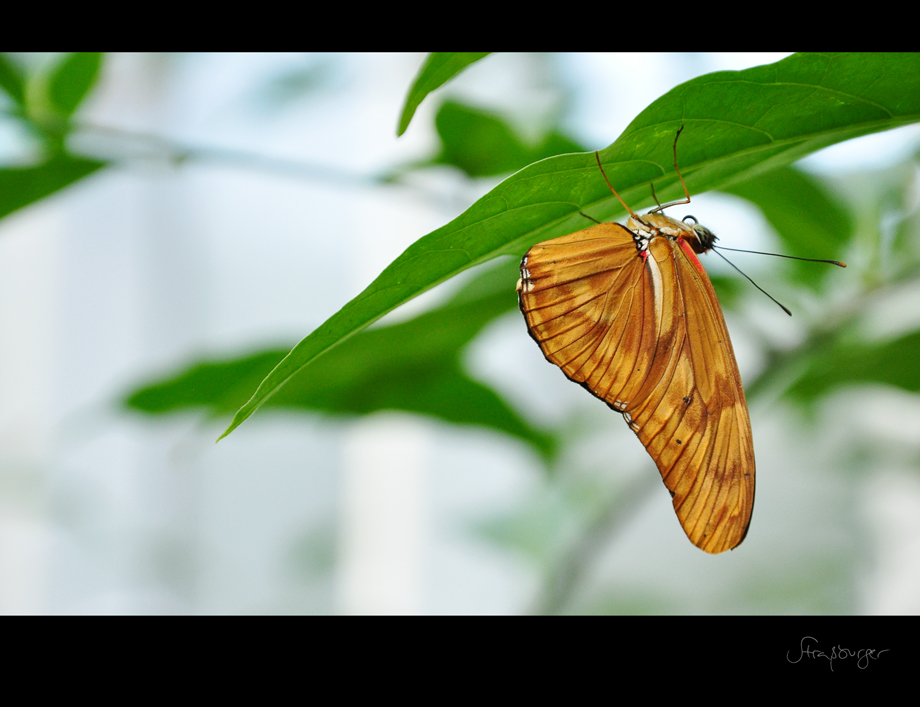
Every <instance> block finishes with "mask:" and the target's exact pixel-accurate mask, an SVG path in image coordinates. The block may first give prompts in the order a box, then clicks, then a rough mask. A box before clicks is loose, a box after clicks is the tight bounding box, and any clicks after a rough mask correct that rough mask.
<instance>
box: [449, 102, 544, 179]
mask: <svg viewBox="0 0 920 707" xmlns="http://www.w3.org/2000/svg"><path fill="white" fill-rule="evenodd" d="M434 124H435V127H436V128H437V131H438V136H439V137H440V138H441V154H440V155H439V156H438V157H436V158H435V159H434V164H448V165H453V166H454V167H458V168H459V169H461V170H463V171H464V172H466V174H467V176H470V177H491V176H492V175H495V174H507V173H509V172H514V171H516V170H518V169H521V168H522V167H525V166H526V165H528V164H529V163H530V162H531V161H532V160H530V159H528V158H529V157H530V150H529V149H527V146H526V145H524V143H523V142H521V140H520V139H519V138H518V136H517V135H516V134H515V133H514V130H513V129H512V128H511V126H510V125H508V123H506V122H505V121H504V120H502V119H501V118H499V117H498V116H497V115H495V114H493V113H490V112H488V111H484V110H481V109H478V108H472V107H470V106H466V105H463V104H462V103H458V102H456V101H446V102H445V103H444V104H443V105H442V106H441V107H440V109H439V110H438V114H437V115H436V116H435V120H434Z"/></svg>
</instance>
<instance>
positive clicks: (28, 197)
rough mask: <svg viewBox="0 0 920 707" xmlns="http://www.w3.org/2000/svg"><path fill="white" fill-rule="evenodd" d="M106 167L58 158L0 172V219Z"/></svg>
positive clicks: (95, 163) (96, 162)
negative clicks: (32, 165)
mask: <svg viewBox="0 0 920 707" xmlns="http://www.w3.org/2000/svg"><path fill="white" fill-rule="evenodd" d="M104 166H105V162H99V161H98V160H89V159H85V158H82V157H71V156H69V155H64V154H58V155H55V156H53V157H52V158H50V159H49V160H48V161H46V162H44V163H43V164H40V165H38V166H35V167H7V168H5V169H0V218H3V217H4V216H6V215H8V214H10V213H12V212H13V211H16V209H21V208H22V207H23V206H28V205H29V204H31V203H32V202H35V201H38V200H39V199H43V198H45V197H46V196H48V195H50V194H53V193H54V192H56V191H58V190H60V189H63V188H64V187H66V186H69V185H70V184H73V183H74V182H76V181H78V180H80V179H83V177H86V176H87V175H90V174H92V173H93V172H95V171H96V170H97V169H100V168H101V167H104Z"/></svg>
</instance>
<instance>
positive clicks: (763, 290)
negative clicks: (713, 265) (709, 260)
mask: <svg viewBox="0 0 920 707" xmlns="http://www.w3.org/2000/svg"><path fill="white" fill-rule="evenodd" d="M713 250H715V249H714V248H713ZM726 250H732V249H731V248H726ZM715 252H716V255H718V256H719V257H720V258H722V260H724V261H725V262H726V263H728V264H729V265H731V266H732V267H733V268H734V269H735V270H737V271H738V272H740V273H741V274H742V275H744V276H745V277H746V278H747V281H748V282H750V283H751V284H752V285H753V286H754V287H756V288H757V289H758V290H760V291H761V292H763V293H764V294H765V295H766V296H767V297H769V298H770V299H771V300H773V301H774V302H775V303H776V304H777V305H779V308H780V309H782V310H783V311H784V312H785V313H786V314H788V315H789V316H790V317H791V316H792V312H790V311H789V310H788V309H786V308H785V307H784V306H783V305H782V304H781V303H780V302H778V301H777V300H776V298H775V297H774V296H773V295H771V294H770V293H769V292H767V291H766V290H765V289H764V288H762V287H761V286H760V285H758V284H757V283H756V282H754V281H753V280H752V279H751V278H749V277H748V276H747V275H746V274H745V273H744V272H743V271H742V270H741V268H739V267H738V266H737V265H735V264H734V263H733V262H732V261H731V260H729V259H728V258H726V257H725V256H724V255H722V254H721V253H720V252H719V251H717V250H716V251H715Z"/></svg>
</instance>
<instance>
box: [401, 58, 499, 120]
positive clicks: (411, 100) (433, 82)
mask: <svg viewBox="0 0 920 707" xmlns="http://www.w3.org/2000/svg"><path fill="white" fill-rule="evenodd" d="M488 54H489V52H432V53H431V54H429V55H428V58H427V59H426V60H425V63H424V64H422V68H421V69H420V70H419V72H418V76H416V77H415V83H413V84H412V88H410V89H409V95H408V96H406V104H405V106H403V112H402V115H401V116H400V118H399V127H398V128H397V129H396V135H397V136H399V135H402V134H403V133H404V132H406V128H408V127H409V123H410V122H411V121H412V116H413V115H415V110H416V108H418V107H419V104H421V102H422V101H423V100H424V98H425V96H427V95H428V94H429V93H431V92H432V91H434V90H435V89H436V88H440V87H441V86H443V85H444V84H445V83H447V82H448V81H450V79H452V78H453V77H454V76H456V75H457V74H459V73H460V72H461V71H463V70H464V69H465V68H466V67H467V66H469V65H470V64H472V63H474V62H477V61H479V60H480V59H482V58H483V57H484V56H488Z"/></svg>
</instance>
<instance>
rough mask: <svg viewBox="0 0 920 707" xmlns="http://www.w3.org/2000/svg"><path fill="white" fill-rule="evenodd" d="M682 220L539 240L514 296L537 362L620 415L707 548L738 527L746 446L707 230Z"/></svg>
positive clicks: (734, 536)
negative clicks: (708, 264) (705, 258)
mask: <svg viewBox="0 0 920 707" xmlns="http://www.w3.org/2000/svg"><path fill="white" fill-rule="evenodd" d="M688 218H691V217H688ZM693 220H694V223H693V224H690V223H687V222H686V221H678V220H676V219H672V218H670V217H668V216H665V215H664V214H661V213H650V214H646V215H644V216H637V215H635V214H634V215H633V216H632V217H631V218H630V219H629V220H628V222H627V226H625V227H624V226H622V225H620V224H617V223H601V224H598V225H596V226H592V227H591V228H586V229H584V230H581V231H577V232H575V233H572V234H569V235H567V236H563V237H561V238H556V239H553V240H549V241H544V242H543V243H538V244H537V245H535V246H533V247H532V248H531V249H530V250H529V251H528V252H527V254H526V255H525V256H524V258H523V259H522V261H521V281H520V282H519V284H518V293H519V303H520V307H521V311H522V312H523V314H524V317H525V319H526V320H527V326H528V330H529V332H530V334H531V336H532V337H533V338H534V339H535V340H536V342H537V343H538V344H539V345H540V348H541V350H542V351H543V354H544V355H545V357H546V358H547V360H549V361H550V362H552V363H554V364H555V365H557V366H558V367H559V368H561V369H562V371H563V373H565V375H566V376H567V377H568V378H570V379H571V380H573V381H575V382H577V383H579V384H580V385H582V386H583V387H584V388H586V389H587V390H589V391H590V392H591V393H592V394H593V395H595V396H597V397H598V398H600V399H601V400H603V401H604V402H606V403H607V405H608V406H609V407H610V408H611V409H613V410H615V411H617V412H619V413H620V414H622V415H623V418H624V419H625V420H626V422H627V424H628V425H629V427H630V429H632V430H633V432H635V433H636V435H637V436H638V437H639V439H640V441H641V442H642V443H643V444H644V445H645V447H646V449H647V450H648V452H649V454H650V455H651V456H652V458H653V460H654V461H655V463H656V465H657V466H658V469H659V471H660V472H661V476H662V479H663V481H664V484H665V486H666V487H667V488H668V490H669V491H670V492H671V495H672V499H673V503H674V508H675V511H676V512H677V515H678V518H679V520H680V522H681V525H682V527H683V529H684V531H685V532H686V534H687V536H688V537H689V538H690V540H691V541H692V542H693V543H694V544H695V545H697V546H698V547H700V548H701V549H703V550H706V551H707V552H712V553H716V552H722V551H724V550H728V549H731V548H733V547H736V546H737V545H738V544H739V543H740V542H741V541H742V540H743V539H744V536H745V534H746V533H747V528H748V524H749V523H750V518H751V511H752V509H753V503H754V449H753V441H752V437H751V425H750V421H749V418H748V412H747V405H746V402H745V398H744V389H743V388H742V385H741V376H740V374H739V372H738V365H737V363H736V362H735V356H734V352H733V350H732V345H731V341H730V340H729V337H728V329H727V328H726V325H725V319H724V317H723V316H722V310H721V308H720V307H719V303H718V300H717V298H716V295H715V291H714V290H713V288H712V284H711V282H710V281H709V277H708V276H707V274H706V271H705V269H704V268H703V266H702V264H701V263H700V260H699V258H697V254H698V253H704V252H706V251H707V250H709V249H711V248H712V245H713V242H714V241H715V236H713V234H712V233H711V232H710V231H709V230H708V229H706V228H705V227H703V226H700V225H699V224H697V223H696V219H693Z"/></svg>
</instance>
